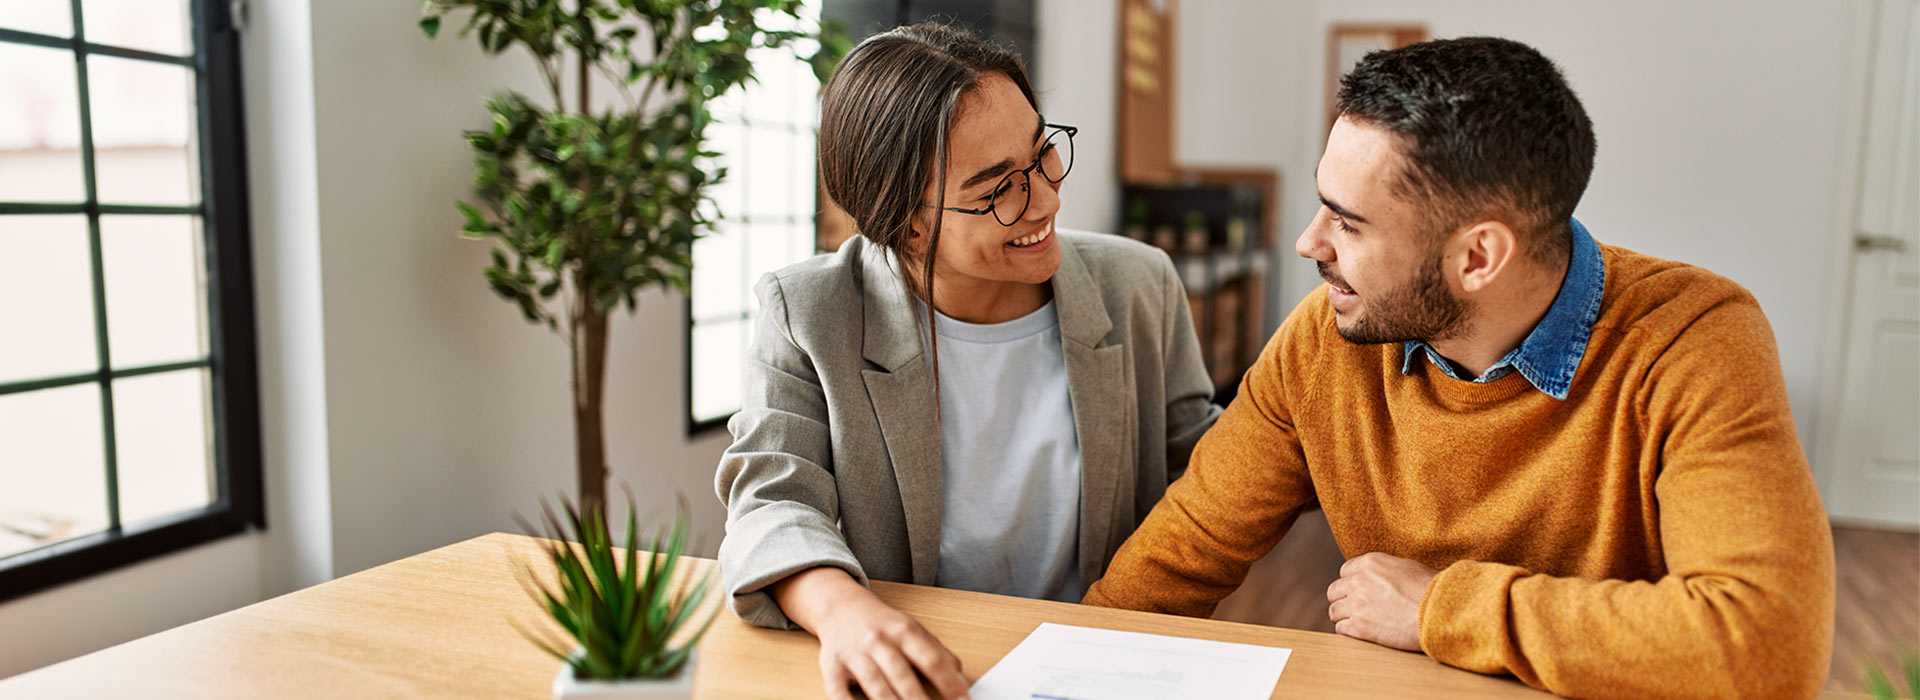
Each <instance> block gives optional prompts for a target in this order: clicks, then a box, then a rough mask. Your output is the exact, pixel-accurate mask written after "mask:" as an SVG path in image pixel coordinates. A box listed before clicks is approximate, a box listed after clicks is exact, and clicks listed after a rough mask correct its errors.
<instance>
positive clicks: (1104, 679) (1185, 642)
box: [971, 622, 1293, 700]
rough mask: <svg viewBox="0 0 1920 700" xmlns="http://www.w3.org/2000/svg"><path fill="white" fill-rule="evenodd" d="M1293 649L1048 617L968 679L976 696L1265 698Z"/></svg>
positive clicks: (1033, 699)
mask: <svg viewBox="0 0 1920 700" xmlns="http://www.w3.org/2000/svg"><path fill="white" fill-rule="evenodd" d="M1292 653H1293V652H1292V650H1289V649H1281V648H1277V647H1263V646H1255V645H1252V644H1233V643H1229V642H1213V641H1207V640H1204V639H1185V638H1182V637H1166V636H1161V635H1157V634H1141V633H1138V632H1115V631H1113V630H1103V629H1093V628H1090V627H1073V626H1070V625H1056V624H1053V623H1051V622H1049V623H1044V624H1042V625H1040V627H1039V629H1036V630H1034V631H1033V634H1029V635H1027V638H1026V639H1025V640H1023V641H1021V642H1020V645H1019V646H1016V647H1014V648H1013V651H1010V652H1007V655H1006V656H1005V657H1004V658H1002V659H1000V663H998V664H995V665H994V667H993V668H991V669H988V670H987V674H986V675H984V676H981V677H980V681H979V682H977V683H974V684H973V689H972V691H971V694H972V696H973V700H1186V699H1187V698H1208V699H1209V700H1264V699H1265V698H1268V697H1271V696H1272V695H1273V685H1274V684H1275V683H1278V682H1280V671H1281V669H1284V668H1286V666H1287V657H1288V656H1290V655H1291V654H1292Z"/></svg>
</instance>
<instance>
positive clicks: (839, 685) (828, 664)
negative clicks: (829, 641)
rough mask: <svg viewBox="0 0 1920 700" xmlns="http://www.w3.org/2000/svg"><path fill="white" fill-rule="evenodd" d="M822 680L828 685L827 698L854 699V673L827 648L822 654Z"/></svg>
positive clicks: (838, 699)
mask: <svg viewBox="0 0 1920 700" xmlns="http://www.w3.org/2000/svg"><path fill="white" fill-rule="evenodd" d="M820 681H821V682H822V683H823V684H825V685H826V689H827V700H854V699H853V689H852V687H851V686H852V685H853V673H852V672H851V671H848V670H847V666H846V664H843V663H840V660H839V659H836V658H833V657H832V656H831V655H829V654H828V653H827V652H826V651H825V650H822V651H821V654H820Z"/></svg>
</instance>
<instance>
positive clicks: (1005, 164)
mask: <svg viewBox="0 0 1920 700" xmlns="http://www.w3.org/2000/svg"><path fill="white" fill-rule="evenodd" d="M1034 119H1035V121H1034V124H1033V140H1034V141H1036V142H1037V141H1039V140H1040V136H1041V135H1043V134H1045V133H1046V131H1047V118H1046V117H1041V116H1037V115H1036V116H1035V118H1034ZM1012 169H1013V161H1012V160H1011V159H1008V160H1002V161H1000V162H998V163H994V164H993V165H989V166H987V167H986V169H984V170H981V171H980V172H977V173H974V174H973V177H970V178H967V181H966V182H962V183H960V189H963V190H964V189H970V188H972V187H973V186H974V185H978V184H980V183H983V182H986V181H988V180H992V179H994V178H997V177H1000V176H1001V175H1005V174H1006V173H1007V171H1008V170H1012Z"/></svg>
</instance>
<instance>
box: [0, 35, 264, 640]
mask: <svg viewBox="0 0 1920 700" xmlns="http://www.w3.org/2000/svg"><path fill="white" fill-rule="evenodd" d="M83 1H84V0H69V4H70V6H71V8H72V12H73V32H72V36H71V37H57V36H49V35H44V34H35V33H31V32H24V31H19V30H13V29H5V28H0V43H6V44H22V45H28V46H39V47H44V48H53V49H64V50H67V51H70V52H72V53H73V56H74V59H75V60H76V62H77V64H78V66H77V71H76V75H77V78H78V81H79V99H80V120H81V127H82V128H81V133H80V150H81V157H82V164H83V165H82V167H83V172H84V177H85V183H86V193H87V194H86V201H84V202H81V203H77V204H76V203H58V202H50V203H39V202H34V203H21V202H0V221H4V220H5V219H6V218H7V217H11V216H19V215H36V214H39V215H44V214H83V215H85V216H86V217H87V227H88V237H89V244H90V246H91V248H92V254H91V257H92V265H93V268H94V274H93V278H94V279H93V290H94V301H93V314H94V319H93V320H94V329H95V333H96V334H101V333H105V332H106V328H105V325H104V324H105V308H106V306H105V305H106V303H107V301H106V300H104V298H103V292H104V284H105V280H104V273H103V272H102V271H101V266H102V265H103V261H102V257H101V250H100V217H101V216H102V215H103V214H106V215H113V214H168V215H183V216H187V215H198V216H199V217H200V221H201V224H202V229H201V231H202V235H203V238H202V242H203V246H204V249H203V250H204V254H205V256H206V257H205V260H204V264H205V265H206V283H207V292H206V294H207V297H206V303H207V305H208V308H207V309H206V312H207V315H206V318H207V333H208V339H207V340H208V345H207V348H208V354H207V356H206V357H205V358H203V359H201V360H195V361H188V362H180V363H169V364H165V365H155V366H148V367H134V368H126V369H118V370H116V369H114V368H112V367H110V366H103V367H98V368H96V369H94V370H93V371H91V372H85V373H81V374H74V375H67V376H62V377H50V378H43V379H37V380H29V381H24V382H8V383H6V384H5V385H4V386H0V392H4V393H7V394H12V393H24V392H26V391H34V390H40V389H51V388H55V387H62V386H78V385H84V384H95V385H98V386H101V387H104V388H103V390H102V394H103V398H102V401H103V414H102V421H103V423H104V426H105V427H106V428H107V434H106V440H107V442H106V445H107V458H106V459H107V461H106V469H107V486H108V488H107V491H108V493H107V498H108V505H109V512H108V517H109V526H108V528H107V529H106V530H105V531H103V532H99V533H94V534H91V535H86V536H82V537H77V538H73V539H69V540H63V541H60V542H56V543H53V544H50V545H47V546H44V547H40V548H37V549H32V550H28V551H26V552H21V553H18V554H15V555H12V556H7V557H4V558H0V602H5V601H8V600H13V599H16V598H20V597H24V596H26V595H29V594H32V593H36V592H39V591H43V590H46V589H49V588H53V587H56V586H59V585H62V584H66V583H70V582H73V581H76V580H79V579H83V578H86V577H89V576H93V575H95V574H100V573H104V572H107V571H111V570H114V569H118V568H122V567H126V566H129V565H132V564H135V563H138V562H142V561H146V560H149V559H154V558H157V557H160V556H164V555H167V554H171V553H174V552H178V551H180V550H184V549H187V548H190V547H194V546H197V545H200V544H204V543H208V542H212V541H214V540H218V539H221V538H224V537H227V536H229V535H234V534H239V533H242V532H246V531H249V530H257V529H264V528H265V527H266V514H265V507H264V506H265V494H264V491H263V484H262V478H261V474H262V456H261V443H260V398H259V361H258V356H257V351H256V339H257V331H256V328H255V318H254V313H255V309H254V299H253V261H252V256H253V253H252V244H251V233H250V227H249V221H250V219H249V216H250V215H249V212H248V200H247V168H246V151H245V146H246V132H245V129H244V128H243V127H244V121H245V120H244V103H243V102H242V98H241V83H240V80H241V74H240V33H239V28H238V27H237V26H236V25H235V24H234V21H233V18H232V17H231V16H230V12H231V7H230V5H229V4H228V3H226V2H223V1H222V0H188V2H187V3H186V6H187V13H188V14H187V20H188V22H190V24H191V29H190V36H191V38H192V49H193V53H192V54H191V55H189V56H171V55H168V54H162V53H155V52H150V51H141V50H134V49H127V48H121V47H115V46H108V45H101V44H95V43H91V42H88V41H86V32H85V29H86V27H85V25H84V22H83V13H82V11H81V6H82V3H83ZM91 55H102V56H112V57H116V58H127V59H134V60H143V61H154V62H159V63H165V64H168V65H179V66H185V67H187V68H190V69H192V70H193V71H194V86H195V93H196V94H195V95H194V105H195V117H196V119H195V121H196V124H195V128H196V129H197V134H196V135H197V139H196V140H197V144H198V147H199V149H198V150H199V154H198V166H199V178H200V180H199V182H200V201H199V203H198V204H190V205H184V206H147V205H117V204H105V205H103V204H101V203H100V201H99V199H98V192H97V189H96V184H95V173H94V162H95V160H94V146H93V117H92V114H91V106H90V105H91V103H92V101H93V100H92V96H91V95H90V94H89V85H88V76H87V57H88V56H91ZM103 342H104V341H103V340H100V339H96V343H103ZM196 367H198V368H204V369H205V370H206V371H207V377H208V386H209V393H208V401H209V404H208V409H209V410H208V415H209V419H210V423H211V427H212V431H213V440H212V445H211V446H212V452H211V453H210V456H211V457H212V460H213V463H214V492H215V497H214V499H213V502H212V503H210V504H208V505H207V507H205V508H202V509H199V510H194V511H188V512H185V513H181V514H178V515H176V516H173V517H171V518H168V519H165V520H162V521H158V522H155V523H151V524H144V526H143V527H141V528H139V529H137V530H131V531H130V530H128V529H127V528H125V527H124V526H123V525H122V523H121V522H120V513H119V511H120V505H119V502H118V501H119V497H118V494H117V491H118V479H117V473H116V470H117V458H116V457H115V448H114V439H115V436H114V434H113V430H112V421H113V414H112V412H111V408H112V403H111V401H112V398H111V396H112V382H113V381H114V380H119V379H126V378H130V377H137V376H142V375H147V374H156V373H160V372H168V371H182V370H188V369H193V368H196Z"/></svg>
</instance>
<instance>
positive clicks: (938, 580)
mask: <svg viewBox="0 0 1920 700" xmlns="http://www.w3.org/2000/svg"><path fill="white" fill-rule="evenodd" d="M921 308H922V309H923V310H924V309H925V308H926V307H924V306H922V307H921ZM934 325H935V329H936V330H935V332H936V334H937V335H938V337H939V343H940V368H939V369H940V454H941V467H942V472H941V479H942V486H943V488H942V493H941V518H940V569H939V572H938V574H937V575H936V576H935V578H934V582H935V584H936V585H938V586H940V587H942V588H956V589H961V590H969V591H983V592H987V593H999V594H1004V595H1017V596H1023V597H1027V598H1046V599H1051V600H1060V601H1066V602H1074V603H1077V602H1079V601H1080V596H1081V594H1082V593H1083V592H1084V591H1083V590H1082V588H1083V586H1084V584H1083V582H1081V580H1080V573H1079V560H1080V557H1079V547H1078V543H1079V524H1080V517H1079V514H1080V474H1081V470H1080V441H1079V437H1078V435H1077V433H1076V431H1075V429H1074V424H1073V402H1072V399H1071V397H1070V396H1069V394H1068V391H1067V361H1066V355H1065V354H1064V353H1063V351H1062V350H1061V347H1060V319H1059V316H1058V314H1056V313H1055V311H1054V305H1053V302H1048V303H1047V305H1046V306H1043V307H1041V308H1040V309H1039V310H1038V311H1035V312H1033V313H1030V314H1027V315H1026V316H1023V317H1020V318H1017V319H1014V320H1012V321H1007V322H1005V323H995V324H988V325H981V324H974V323H966V322H963V321H958V320H955V319H952V318H949V317H947V316H946V315H945V314H936V316H935V318H934Z"/></svg>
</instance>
